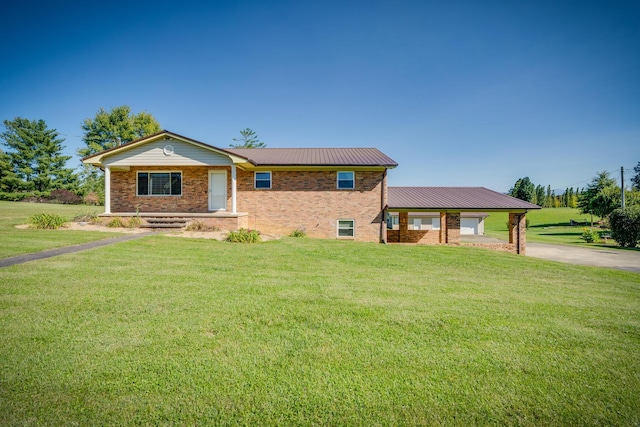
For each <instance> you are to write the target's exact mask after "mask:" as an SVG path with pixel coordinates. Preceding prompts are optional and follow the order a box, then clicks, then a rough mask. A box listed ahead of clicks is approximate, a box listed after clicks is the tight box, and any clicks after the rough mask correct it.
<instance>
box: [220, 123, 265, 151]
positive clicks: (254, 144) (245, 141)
mask: <svg viewBox="0 0 640 427" xmlns="http://www.w3.org/2000/svg"><path fill="white" fill-rule="evenodd" d="M240 135H241V136H240V138H233V140H234V141H236V142H237V144H229V147H233V148H264V147H266V146H267V144H265V143H264V142H262V141H260V139H258V134H257V133H255V132H254V131H253V130H252V129H249V128H246V129H243V130H241V131H240Z"/></svg>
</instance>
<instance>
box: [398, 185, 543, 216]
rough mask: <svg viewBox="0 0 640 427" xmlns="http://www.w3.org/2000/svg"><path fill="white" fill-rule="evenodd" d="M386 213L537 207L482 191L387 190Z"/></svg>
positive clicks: (450, 188) (399, 188) (442, 188)
mask: <svg viewBox="0 0 640 427" xmlns="http://www.w3.org/2000/svg"><path fill="white" fill-rule="evenodd" d="M387 209H388V210H390V211H394V212H478V211H482V212H515V213H525V212H527V211H529V210H532V209H540V206H537V205H534V204H533V203H529V202H525V201H524V200H520V199H516V198H515V197H511V196H507V195H506V194H502V193H498V192H497V191H493V190H489V189H488V188H485V187H389V188H388V190H387Z"/></svg>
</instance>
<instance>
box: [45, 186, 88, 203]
mask: <svg viewBox="0 0 640 427" xmlns="http://www.w3.org/2000/svg"><path fill="white" fill-rule="evenodd" d="M49 200H50V201H51V203H61V204H63V205H79V204H80V203H82V197H80V196H78V195H77V194H76V193H74V192H73V191H69V190H64V189H62V188H59V189H57V190H53V191H52V192H51V195H50V196H49Z"/></svg>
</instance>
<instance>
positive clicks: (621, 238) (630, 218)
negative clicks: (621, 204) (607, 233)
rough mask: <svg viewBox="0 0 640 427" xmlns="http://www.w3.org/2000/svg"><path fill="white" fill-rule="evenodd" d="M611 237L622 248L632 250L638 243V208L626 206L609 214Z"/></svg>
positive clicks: (639, 216) (639, 213)
mask: <svg viewBox="0 0 640 427" xmlns="http://www.w3.org/2000/svg"><path fill="white" fill-rule="evenodd" d="M609 223H610V226H611V237H613V239H614V240H615V241H616V242H617V243H618V244H619V245H620V246H623V247H628V248H634V247H636V246H637V245H638V243H639V242H640V206H628V207H626V208H624V209H621V208H619V209H616V210H614V211H613V212H612V213H611V216H610V220H609Z"/></svg>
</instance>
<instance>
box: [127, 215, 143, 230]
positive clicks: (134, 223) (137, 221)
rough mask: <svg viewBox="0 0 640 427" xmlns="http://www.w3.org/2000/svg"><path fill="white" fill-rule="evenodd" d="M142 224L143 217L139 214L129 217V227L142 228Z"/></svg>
mask: <svg viewBox="0 0 640 427" xmlns="http://www.w3.org/2000/svg"><path fill="white" fill-rule="evenodd" d="M141 225H142V218H140V217H139V216H132V217H131V218H129V223H128V224H127V227H128V228H140V226H141Z"/></svg>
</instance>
